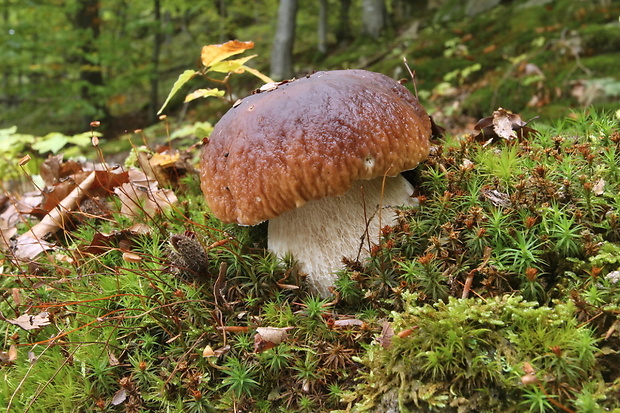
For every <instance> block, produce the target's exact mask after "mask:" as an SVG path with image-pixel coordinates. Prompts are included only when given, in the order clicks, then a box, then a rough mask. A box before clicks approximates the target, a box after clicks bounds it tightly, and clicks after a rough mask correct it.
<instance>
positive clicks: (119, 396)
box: [110, 388, 127, 406]
mask: <svg viewBox="0 0 620 413" xmlns="http://www.w3.org/2000/svg"><path fill="white" fill-rule="evenodd" d="M125 400H127V391H126V390H125V389H123V388H121V389H119V390H118V391H117V392H116V393H115V394H114V397H112V401H111V402H110V403H111V404H112V406H118V405H119V404H121V403H124V402H125Z"/></svg>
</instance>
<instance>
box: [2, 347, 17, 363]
mask: <svg viewBox="0 0 620 413" xmlns="http://www.w3.org/2000/svg"><path fill="white" fill-rule="evenodd" d="M15 360H17V347H16V346H15V344H11V345H10V346H9V351H0V365H6V364H12V363H14V362H15Z"/></svg>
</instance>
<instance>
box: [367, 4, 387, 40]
mask: <svg viewBox="0 0 620 413" xmlns="http://www.w3.org/2000/svg"><path fill="white" fill-rule="evenodd" d="M386 14H387V12H386V9H385V0H362V31H363V33H364V34H365V35H368V36H370V37H372V38H373V39H377V38H378V37H379V36H380V35H381V32H382V31H383V29H384V28H385V26H386V20H387V19H386Z"/></svg>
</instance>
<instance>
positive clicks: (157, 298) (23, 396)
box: [0, 2, 620, 412]
mask: <svg viewBox="0 0 620 413" xmlns="http://www.w3.org/2000/svg"><path fill="white" fill-rule="evenodd" d="M512 3H516V2H511V5H503V6H502V7H501V8H499V9H498V10H499V11H493V12H490V13H488V15H486V16H484V17H483V18H480V19H475V20H472V21H470V22H465V23H459V24H454V25H449V27H446V28H445V30H443V29H441V30H440V29H439V27H440V26H442V25H441V21H438V22H437V23H436V24H434V25H433V26H432V27H431V26H430V25H429V26H428V27H426V28H423V29H421V30H420V31H419V32H415V30H413V29H412V30H413V31H412V32H411V33H416V34H415V36H413V35H411V33H409V34H406V33H401V34H399V35H398V36H395V37H394V39H395V40H394V43H393V44H392V46H393V47H392V48H390V49H389V51H388V52H385V50H386V49H385V46H383V51H381V50H380V49H381V48H380V47H379V46H378V45H373V44H369V45H368V46H367V47H368V50H365V49H364V47H363V46H362V45H358V46H359V50H358V52H356V53H357V54H355V55H354V54H351V55H348V54H347V53H344V51H343V52H342V53H335V54H333V55H331V56H329V57H328V58H326V59H324V60H322V62H323V63H322V64H324V65H325V66H327V67H325V68H344V67H350V66H360V64H359V63H360V62H361V60H360V59H362V57H360V55H361V54H363V55H365V56H375V54H373V52H374V53H376V56H377V57H378V58H377V59H375V58H368V60H367V63H366V64H365V66H366V68H368V69H372V70H376V71H381V72H383V73H392V74H395V75H398V77H407V74H406V69H404V65H403V64H402V57H403V55H406V56H407V57H409V56H412V57H411V58H409V64H410V65H411V66H412V68H413V69H415V70H416V74H417V79H418V83H417V88H418V93H419V96H420V98H421V99H423V100H424V101H425V102H426V103H427V106H428V108H429V112H430V113H431V114H433V116H434V118H436V120H438V121H439V120H441V121H442V122H440V123H443V124H444V125H446V126H448V132H447V133H446V134H445V136H444V137H442V138H440V139H436V140H435V141H434V143H433V149H432V151H431V156H430V157H429V159H428V160H427V161H426V162H424V163H423V164H422V165H420V167H419V168H418V169H417V171H416V172H417V173H416V178H415V184H416V187H417V188H419V192H418V193H417V194H416V197H417V200H418V204H419V205H418V206H417V207H415V208H405V209H403V211H402V214H401V220H400V222H399V224H398V225H396V226H394V227H392V228H388V229H385V230H384V231H383V234H382V235H383V237H382V238H381V240H378V242H377V246H376V247H375V248H373V252H372V255H371V257H370V258H369V259H368V260H366V261H363V262H359V263H352V262H351V263H349V265H348V266H347V267H346V268H345V269H343V270H342V271H341V272H340V273H339V280H338V282H337V288H336V291H337V295H336V297H337V298H335V299H320V298H318V297H316V296H313V295H312V294H309V293H308V291H307V288H306V286H305V283H304V276H303V274H300V273H298V272H297V271H296V270H295V267H294V263H293V262H292V260H291V259H290V258H287V259H279V258H277V257H274V256H273V255H272V254H270V253H269V252H268V251H267V249H266V240H265V227H264V225H261V226H257V227H239V226H236V225H226V224H223V223H222V222H220V221H219V220H217V219H216V218H214V217H213V216H211V214H210V213H209V212H208V208H207V206H206V205H205V201H204V198H203V196H202V193H201V191H200V186H199V185H200V183H199V177H198V174H197V171H196V165H197V164H198V159H199V150H198V147H197V146H199V144H197V143H196V136H197V135H200V134H208V132H209V130H210V128H211V125H210V124H208V123H206V122H205V123H198V122H196V120H197V119H205V118H202V114H210V115H209V116H214V115H213V114H214V113H216V112H214V111H213V107H209V108H207V107H206V106H209V105H203V106H205V107H198V106H197V107H196V108H195V109H192V110H191V111H190V113H188V117H187V118H186V120H187V124H185V125H183V128H181V127H175V126H174V125H173V120H171V119H164V120H162V122H161V123H160V125H159V126H156V127H154V128H152V129H150V130H148V131H138V132H135V133H133V134H130V136H129V137H130V139H131V143H129V139H127V140H126V142H127V143H126V146H127V153H128V154H129V155H123V156H121V157H120V158H119V157H118V155H117V153H116V152H117V150H118V147H119V146H118V145H116V146H114V148H115V149H114V150H112V149H108V147H107V145H110V144H109V143H107V142H104V141H103V140H102V141H101V142H99V137H98V136H97V134H96V132H88V133H86V134H82V135H74V136H72V137H68V136H65V135H63V134H57V135H52V134H50V135H49V136H48V137H47V138H46V139H44V140H42V141H41V142H43V144H41V142H39V143H38V144H39V146H38V148H39V149H40V152H41V153H50V152H52V153H55V154H61V153H64V157H63V156H62V155H56V156H50V157H49V158H47V159H46V160H43V159H40V160H37V159H35V157H33V158H32V159H29V158H27V157H25V158H23V159H22V160H21V161H20V169H19V171H20V173H21V174H23V175H25V176H27V177H28V179H30V178H32V180H33V182H34V183H36V184H37V185H38V186H39V187H46V188H47V189H46V190H45V191H41V190H36V191H31V192H27V193H23V192H22V193H20V194H19V195H17V194H14V193H11V192H9V191H7V192H6V194H5V195H4V196H3V197H2V198H1V199H0V202H1V204H0V206H1V208H0V211H1V215H0V218H1V219H2V220H1V221H0V222H2V225H3V226H2V228H0V229H1V231H2V235H3V236H2V238H0V249H1V250H2V251H3V253H2V254H3V257H2V259H1V260H0V270H1V273H2V277H1V278H0V291H1V297H2V300H1V302H0V323H1V325H2V326H3V330H4V332H5V333H4V339H3V344H2V347H1V348H0V373H1V374H2V375H3V380H2V383H1V384H0V407H2V408H3V409H5V410H6V411H7V412H39V411H40V412H49V411H97V410H102V411H103V410H105V411H119V412H121V411H125V412H140V411H162V412H163V411H184V412H215V411H222V412H229V411H239V412H245V411H247V412H250V411H252V412H274V411H281V412H305V411H315V412H317V411H320V412H327V411H337V412H347V411H372V412H393V411H403V412H405V411H427V412H436V411H441V412H479V411H506V412H522V411H526V412H554V411H557V412H603V411H620V403H619V402H618V401H619V400H620V369H619V368H618V366H620V353H619V352H620V319H619V313H620V281H619V279H620V276H619V274H620V259H619V258H618V257H619V256H620V126H619V119H618V116H617V113H616V110H617V109H618V107H617V102H618V100H617V99H618V97H617V94H616V89H615V88H616V87H617V81H618V79H617V78H616V77H614V76H617V74H616V75H614V74H612V72H611V70H612V69H611V67H612V66H613V69H615V68H616V67H617V66H616V65H615V63H616V62H617V53H616V52H615V50H618V47H617V46H618V44H619V43H618V42H619V39H620V36H619V35H618V34H617V33H618V30H619V29H618V25H617V24H616V23H614V24H612V23H609V24H592V25H590V24H588V23H587V22H589V21H592V15H591V14H587V16H589V17H588V18H586V17H583V18H581V20H579V19H580V16H582V15H583V13H584V12H587V13H594V15H600V16H602V17H601V19H605V18H606V17H605V13H613V12H615V13H616V14H617V10H616V11H614V10H613V8H612V6H609V8H608V9H605V10H604V9H603V8H604V6H588V5H586V4H585V2H584V3H583V4H582V2H566V4H568V3H575V4H578V6H574V7H569V6H568V5H565V4H564V3H561V4H563V5H564V6H562V7H565V9H564V10H560V11H561V12H562V13H564V14H562V13H559V12H558V10H555V11H556V12H558V13H554V15H556V14H557V16H556V17H554V18H550V17H549V16H539V15H538V14H536V13H533V12H532V11H531V10H530V9H527V8H524V9H520V8H518V7H516V6H514V5H512ZM596 4H599V3H596ZM601 4H602V3H601ZM613 6H614V7H615V5H613ZM582 9H583V10H584V12H582V11H580V10H582ZM508 10H509V11H511V12H512V13H511V14H509V16H510V19H515V21H514V22H513V23H511V24H507V23H506V22H504V21H501V19H498V14H501V12H502V11H503V12H504V13H505V12H506V11H508ZM610 10H611V11H610ZM519 13H524V14H519ZM567 16H568V17H570V19H569V18H568V17H567ZM507 19H508V17H507ZM510 19H509V21H511V22H512V20H510ZM575 19H576V20H575ZM517 21H520V22H521V26H519V25H517V23H516V22H517ZM558 22H561V23H562V24H563V25H562V26H561V27H559V26H558ZM567 22H571V23H570V24H573V22H574V24H575V28H569V29H567V30H564V24H565V23H566V24H569V23H567ZM526 23H527V24H526ZM530 24H531V26H530ZM505 27H512V28H513V29H515V30H516V29H517V28H519V30H521V28H522V31H523V33H521V34H522V35H523V36H529V37H522V38H521V40H520V43H519V44H518V45H516V44H515V43H514V42H510V38H511V37H510V36H502V35H501V33H502V30H505ZM431 30H432V33H434V34H436V35H433V36H428V32H429V31H431ZM438 33H442V34H441V35H439V34H438ZM470 33H472V34H473V37H471V35H470ZM409 36H413V37H412V38H415V39H417V40H416V41H415V42H414V41H410V40H409ZM483 36H488V37H486V41H479V40H480V38H481V37H483ZM576 44H577V45H578V46H579V47H577V46H576ZM438 50H439V51H438ZM386 53H387V54H386ZM431 56H432V57H431ZM508 56H510V57H508ZM472 57H474V58H473V59H472ZM558 62H564V63H565V65H563V66H560V65H559V63H558ZM556 63H558V64H556ZM477 64H480V67H479V68H478V67H477V66H476V65H477ZM312 66H313V67H316V66H318V65H312ZM362 66H363V65H362ZM436 67H441V68H442V71H438V70H436V69H435V68H436ZM447 69H450V70H447ZM403 70H404V71H403ZM615 70H616V71H617V69H615ZM401 73H402V76H400V74H401ZM614 73H615V72H614ZM448 74H449V75H448ZM582 75H583V81H582V82H576V80H579V78H580V77H582ZM409 86H411V87H412V84H411V82H410V84H409ZM592 88H594V89H592ZM499 106H502V107H505V108H507V109H513V110H514V111H518V112H520V113H521V117H520V118H519V117H514V116H512V115H510V114H508V113H507V112H504V111H500V110H497V109H498V107H499ZM535 116H540V118H538V119H536V120H535V121H533V122H531V123H529V124H528V125H527V126H528V127H530V128H532V130H528V133H523V131H524V128H523V124H522V122H520V120H521V119H523V120H528V119H530V118H531V117H535ZM484 117H489V118H488V119H487V122H488V121H489V120H490V121H491V122H492V121H493V119H495V120H496V121H498V122H502V121H506V120H510V122H509V123H510V124H511V125H512V127H513V128H514V135H513V133H512V132H510V133H508V134H506V133H504V132H505V131H504V132H502V131H500V132H499V133H495V134H492V135H487V136H486V137H485V138H484V139H482V138H481V137H479V136H477V132H475V131H473V125H474V124H475V122H476V121H477V120H478V119H480V118H484ZM95 126H96V125H93V128H94V130H96V127H95ZM199 130H200V132H198V131H199ZM468 131H471V132H468ZM496 132H497V131H496ZM126 138H127V137H126ZM24 142H26V143H27V144H28V145H30V143H28V142H27V141H26V140H24ZM160 142H165V143H170V145H168V146H165V147H163V146H161V145H160ZM41 145H42V146H41ZM87 147H90V148H91V149H90V150H91V152H89V153H87V154H89V155H90V159H93V160H99V161H103V162H105V163H106V164H107V165H108V166H107V167H105V168H94V165H93V164H92V163H90V162H85V161H83V160H82V158H79V157H78V155H81V154H83V151H86V149H84V148H87ZM110 148H112V146H110ZM112 157H115V160H116V161H118V162H120V163H122V164H123V165H124V168H117V167H112V166H111V165H112V162H109V160H110V159H111V158H112ZM3 173H4V171H3ZM7 174H8V172H6V173H5V174H4V176H8V175H7ZM35 175H38V176H35ZM78 185H79V186H78ZM50 233H51V234H53V235H52V236H49V235H48V234H50Z"/></svg>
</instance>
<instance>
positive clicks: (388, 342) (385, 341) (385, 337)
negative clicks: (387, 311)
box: [377, 321, 394, 348]
mask: <svg viewBox="0 0 620 413" xmlns="http://www.w3.org/2000/svg"><path fill="white" fill-rule="evenodd" d="M393 338H394V329H393V328H392V325H391V324H390V323H389V322H387V321H384V322H383V325H382V328H381V335H380V336H379V337H377V342H378V343H379V344H380V345H381V347H383V348H390V347H391V346H392V339H393Z"/></svg>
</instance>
